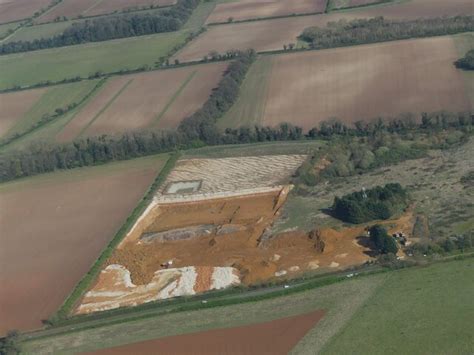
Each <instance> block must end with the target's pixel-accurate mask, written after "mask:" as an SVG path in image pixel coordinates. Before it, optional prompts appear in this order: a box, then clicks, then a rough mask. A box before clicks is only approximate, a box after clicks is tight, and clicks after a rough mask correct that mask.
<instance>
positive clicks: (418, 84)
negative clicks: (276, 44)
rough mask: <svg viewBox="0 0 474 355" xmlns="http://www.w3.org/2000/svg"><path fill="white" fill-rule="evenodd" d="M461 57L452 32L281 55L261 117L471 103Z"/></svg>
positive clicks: (351, 114) (274, 119)
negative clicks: (458, 61)
mask: <svg viewBox="0 0 474 355" xmlns="http://www.w3.org/2000/svg"><path fill="white" fill-rule="evenodd" d="M457 57H458V53H457V51H456V48H455V46H454V42H453V40H452V39H451V38H450V37H438V38H431V39H419V40H407V41H398V42H391V43H390V42H389V43H384V44H374V45H364V46H355V47H351V48H339V49H331V50H324V51H319V52H315V51H312V52H302V53H298V54H291V55H279V56H276V57H275V58H274V61H273V67H272V71H271V73H270V74H269V76H270V79H269V85H268V87H269V89H268V92H267V95H266V104H265V111H264V114H263V115H264V117H263V122H262V123H263V124H265V125H276V124H278V123H280V122H284V121H288V120H290V121H291V122H292V123H293V124H296V125H298V126H301V127H303V128H305V129H309V128H312V127H314V126H316V125H317V124H318V123H319V122H321V121H322V120H326V119H328V118H330V117H336V118H339V119H341V120H342V121H344V122H348V123H350V122H354V121H356V120H360V119H371V118H374V117H376V116H378V115H382V116H390V115H396V114H398V113H401V112H421V111H428V112H430V111H437V110H448V111H449V110H451V111H458V110H469V109H471V107H470V102H469V100H468V96H467V93H466V91H465V86H464V81H463V78H462V74H461V73H460V72H459V71H458V70H456V68H455V67H454V66H453V64H452V63H453V61H455V60H456V58H457Z"/></svg>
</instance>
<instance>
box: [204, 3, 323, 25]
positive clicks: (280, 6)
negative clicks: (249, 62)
mask: <svg viewBox="0 0 474 355" xmlns="http://www.w3.org/2000/svg"><path fill="white" fill-rule="evenodd" d="M326 1H327V0H272V1H256V0H239V1H233V2H229V3H222V4H217V5H216V7H215V9H214V11H213V12H212V13H211V15H210V16H209V17H208V19H207V21H206V23H215V22H227V21H228V19H229V18H233V19H234V21H239V20H248V19H255V18H265V17H272V16H284V15H292V14H305V13H315V12H321V13H322V12H324V10H325V9H326Z"/></svg>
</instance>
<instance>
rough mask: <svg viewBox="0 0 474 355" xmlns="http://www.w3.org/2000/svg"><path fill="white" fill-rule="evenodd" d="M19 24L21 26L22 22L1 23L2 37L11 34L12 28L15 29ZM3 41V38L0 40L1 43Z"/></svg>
mask: <svg viewBox="0 0 474 355" xmlns="http://www.w3.org/2000/svg"><path fill="white" fill-rule="evenodd" d="M18 26H20V22H12V23H6V24H4V25H0V38H5V37H6V36H7V35H8V34H9V31H10V30H12V31H14V30H15V29H16V28H17V27H18ZM5 41H6V39H5ZM1 43H3V41H2V40H0V44H1Z"/></svg>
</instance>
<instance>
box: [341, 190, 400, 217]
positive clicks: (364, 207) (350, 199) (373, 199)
mask: <svg viewBox="0 0 474 355" xmlns="http://www.w3.org/2000/svg"><path fill="white" fill-rule="evenodd" d="M407 205H408V196H407V193H406V191H405V190H404V189H403V188H402V187H401V185H400V184H397V183H396V184H387V185H385V186H384V187H381V186H377V187H375V188H373V189H370V190H367V191H365V190H362V191H357V192H353V193H351V194H348V195H345V196H342V197H337V196H336V197H335V198H334V203H333V205H332V212H333V215H334V217H336V218H339V219H340V220H342V221H344V222H349V223H364V222H369V221H372V220H376V219H383V220H385V219H389V218H390V217H391V216H392V215H393V214H395V213H396V212H398V211H400V210H403V209H405V208H406V207H407Z"/></svg>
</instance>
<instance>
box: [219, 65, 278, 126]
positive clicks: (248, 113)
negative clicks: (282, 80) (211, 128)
mask: <svg viewBox="0 0 474 355" xmlns="http://www.w3.org/2000/svg"><path fill="white" fill-rule="evenodd" d="M273 58H274V57H273V56H263V57H260V58H258V59H257V61H256V62H255V63H253V64H252V67H251V68H250V70H249V71H248V73H247V76H246V77H245V80H244V82H243V84H242V86H241V88H240V94H239V98H238V99H237V101H236V102H235V104H234V105H233V106H232V108H231V109H230V110H229V111H228V112H227V113H226V114H225V115H224V117H222V118H220V119H219V121H218V126H219V127H220V128H221V129H225V128H236V127H240V126H251V125H253V124H258V123H259V122H260V121H261V120H262V118H263V113H264V110H265V104H266V96H267V90H268V82H269V78H270V75H271V72H272V66H273V65H272V64H273Z"/></svg>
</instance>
